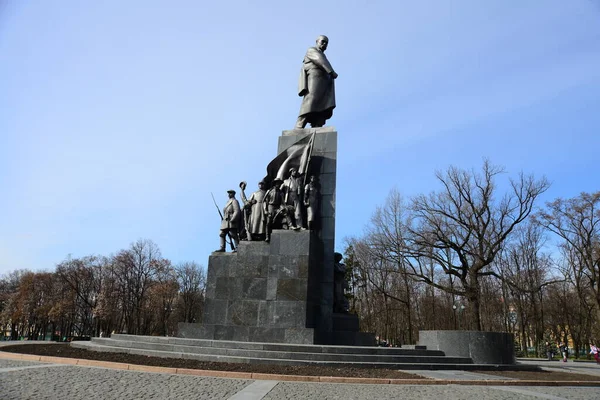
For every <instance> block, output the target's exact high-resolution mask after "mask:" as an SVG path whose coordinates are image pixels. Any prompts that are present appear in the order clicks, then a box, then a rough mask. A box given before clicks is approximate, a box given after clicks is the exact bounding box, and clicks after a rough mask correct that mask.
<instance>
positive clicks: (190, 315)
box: [175, 262, 206, 322]
mask: <svg viewBox="0 0 600 400" xmlns="http://www.w3.org/2000/svg"><path fill="white" fill-rule="evenodd" d="M175 273H176V275H177V282H179V303H178V309H179V314H180V319H181V320H182V321H183V322H196V321H198V322H199V321H200V316H201V315H202V306H203V305H204V293H205V290H206V272H205V270H204V268H202V267H201V266H200V265H199V264H197V263H195V262H183V263H180V264H178V265H177V266H176V267H175Z"/></svg>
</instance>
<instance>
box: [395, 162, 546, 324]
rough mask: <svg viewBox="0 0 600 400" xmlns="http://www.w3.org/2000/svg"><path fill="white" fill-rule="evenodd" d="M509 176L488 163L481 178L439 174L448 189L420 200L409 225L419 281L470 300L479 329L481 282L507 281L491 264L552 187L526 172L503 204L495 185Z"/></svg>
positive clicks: (453, 172) (457, 172) (460, 172)
mask: <svg viewBox="0 0 600 400" xmlns="http://www.w3.org/2000/svg"><path fill="white" fill-rule="evenodd" d="M503 172H504V169H503V168H501V167H498V166H494V165H491V164H490V162H489V161H487V160H485V161H484V163H483V168H482V172H481V173H476V172H474V171H466V170H461V169H458V168H455V167H451V168H449V169H448V170H447V171H446V172H445V173H441V172H438V173H437V174H436V177H437V178H438V180H439V181H440V183H441V184H442V187H443V188H442V190H441V191H440V192H434V193H431V194H430V195H429V196H425V195H420V196H417V197H416V198H414V200H413V204H412V211H413V221H412V224H411V225H408V226H407V228H408V230H409V232H410V239H409V240H408V241H407V247H408V249H409V256H410V258H411V259H412V260H411V263H410V265H411V266H412V268H413V269H412V274H413V276H414V277H415V278H417V279H419V280H421V281H423V282H426V283H427V284H429V285H432V286H434V287H437V288H438V289H441V290H444V291H448V292H450V293H455V294H457V295H461V296H464V297H465V298H466V299H467V300H468V302H469V307H470V310H469V311H470V313H469V315H470V317H471V328H472V329H476V330H481V329H482V324H481V303H480V297H481V282H480V281H481V278H482V277H485V276H496V277H498V278H501V277H500V276H498V275H497V274H496V273H495V272H494V271H493V270H492V269H491V268H490V264H492V262H493V261H494V259H495V257H496V255H497V254H498V252H499V251H500V250H501V249H502V246H503V245H504V244H505V242H506V240H507V239H508V238H509V235H510V234H511V233H512V231H513V230H514V228H515V227H516V226H517V225H518V224H520V223H521V222H523V221H524V220H525V219H526V218H527V217H528V216H529V214H530V213H531V211H532V209H533V206H534V202H535V200H536V199H537V198H538V196H539V195H540V194H542V193H543V192H544V191H546V189H548V187H549V183H548V181H547V180H546V179H545V178H542V179H540V180H536V179H534V177H533V176H525V175H524V174H523V173H521V174H520V175H519V177H518V178H517V179H510V180H509V184H510V189H509V190H508V191H507V193H506V194H504V195H503V196H502V197H501V198H499V199H498V197H499V196H498V193H497V192H498V190H497V186H496V182H495V180H496V177H497V176H498V175H499V174H501V173H503ZM426 266H427V267H429V266H434V267H435V268H440V269H441V270H442V271H443V273H444V274H446V275H451V276H453V277H454V278H456V279H458V281H459V282H460V288H457V287H456V286H453V287H451V286H450V285H448V284H447V283H446V281H434V280H432V279H431V273H430V271H428V270H427V269H426V268H425V267H426Z"/></svg>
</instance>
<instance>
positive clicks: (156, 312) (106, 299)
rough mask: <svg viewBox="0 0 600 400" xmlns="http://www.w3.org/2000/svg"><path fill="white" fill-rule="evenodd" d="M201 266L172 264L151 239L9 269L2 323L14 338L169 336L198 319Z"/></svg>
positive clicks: (0, 307)
mask: <svg viewBox="0 0 600 400" xmlns="http://www.w3.org/2000/svg"><path fill="white" fill-rule="evenodd" d="M205 286H206V272H205V270H204V269H203V268H202V267H201V266H200V265H198V264H196V263H194V262H184V263H180V264H178V265H175V266H173V265H171V262H170V261H169V260H168V259H165V258H163V257H162V255H161V252H160V250H159V248H158V246H157V245H156V244H155V243H154V242H152V241H151V240H138V241H136V242H134V243H132V244H131V245H130V247H129V248H128V249H125V250H121V251H119V252H117V253H116V254H114V255H111V256H87V257H82V258H70V257H69V258H67V259H66V260H64V261H63V262H61V263H59V264H58V265H56V269H55V271H54V272H31V271H15V272H12V273H10V274H8V275H7V276H5V277H3V278H2V279H0V327H2V331H3V334H4V335H8V336H10V337H11V338H12V339H18V338H29V339H43V338H47V336H48V335H51V336H53V337H54V338H55V339H62V338H65V337H73V336H100V334H101V333H102V334H103V335H110V333H111V332H127V333H131V334H141V335H172V334H173V333H174V332H175V330H176V326H177V323H178V322H179V321H185V322H195V321H199V320H200V318H201V314H202V307H203V304H204V292H205Z"/></svg>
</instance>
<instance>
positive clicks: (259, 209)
mask: <svg viewBox="0 0 600 400" xmlns="http://www.w3.org/2000/svg"><path fill="white" fill-rule="evenodd" d="M265 194H266V192H265V182H264V181H260V182H258V190H257V191H256V192H254V193H252V194H251V195H250V198H249V199H248V203H247V204H246V207H250V209H251V212H250V224H249V227H248V229H249V230H250V237H251V238H252V239H251V240H260V238H261V237H263V238H264V236H265V234H266V233H267V214H266V212H265V207H264V204H263V202H264V199H265Z"/></svg>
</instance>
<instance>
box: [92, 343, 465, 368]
mask: <svg viewBox="0 0 600 400" xmlns="http://www.w3.org/2000/svg"><path fill="white" fill-rule="evenodd" d="M93 343H94V344H98V345H101V346H107V347H117V348H122V349H125V350H126V349H136V350H148V351H160V352H168V353H177V354H179V353H182V354H202V355H209V356H215V357H243V358H257V359H279V360H297V361H307V362H310V361H315V362H328V361H330V362H360V363H444V362H449V363H456V364H464V363H471V359H469V358H465V357H446V356H444V355H443V353H442V355H440V354H437V353H439V352H431V353H433V354H427V353H424V352H423V351H422V350H421V351H419V350H412V351H411V350H405V352H404V353H403V354H348V353H328V352H321V353H313V352H308V351H303V352H299V351H285V350H267V349H260V350H256V349H240V348H234V347H230V348H223V347H202V346H189V345H181V344H170V343H164V341H163V343H160V342H159V341H147V342H144V341H129V340H118V339H107V338H94V339H93ZM213 344H214V343H213ZM280 347H281V346H280Z"/></svg>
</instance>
